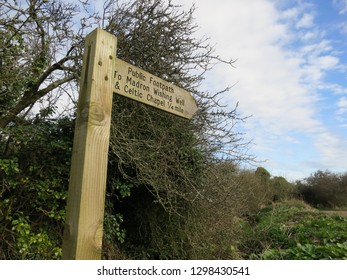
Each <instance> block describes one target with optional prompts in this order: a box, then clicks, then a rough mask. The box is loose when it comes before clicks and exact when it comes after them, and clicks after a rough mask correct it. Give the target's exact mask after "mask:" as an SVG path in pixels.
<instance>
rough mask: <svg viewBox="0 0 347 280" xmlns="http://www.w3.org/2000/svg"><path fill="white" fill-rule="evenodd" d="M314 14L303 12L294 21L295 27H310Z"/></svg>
mask: <svg viewBox="0 0 347 280" xmlns="http://www.w3.org/2000/svg"><path fill="white" fill-rule="evenodd" d="M313 20H314V16H313V15H312V14H308V13H306V14H304V15H303V16H302V18H301V19H300V20H299V21H298V22H297V23H296V28H310V27H312V26H313Z"/></svg>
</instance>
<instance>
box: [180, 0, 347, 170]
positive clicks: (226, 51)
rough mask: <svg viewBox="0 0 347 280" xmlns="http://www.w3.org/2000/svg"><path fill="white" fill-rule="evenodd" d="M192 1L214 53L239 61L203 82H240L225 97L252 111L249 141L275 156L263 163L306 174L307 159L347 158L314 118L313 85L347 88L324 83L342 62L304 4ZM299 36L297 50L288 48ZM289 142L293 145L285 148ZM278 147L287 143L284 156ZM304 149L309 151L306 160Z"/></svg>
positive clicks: (336, 161) (339, 142) (315, 90)
mask: <svg viewBox="0 0 347 280" xmlns="http://www.w3.org/2000/svg"><path fill="white" fill-rule="evenodd" d="M182 1H183V0H182ZM247 2H252V5H249V3H248V4H247ZM346 4H347V0H346ZM196 5H197V7H198V10H197V12H196V15H195V16H196V19H197V23H198V24H199V25H200V26H201V29H200V31H201V34H202V35H207V36H208V37H210V38H211V42H216V43H217V46H216V51H217V53H218V54H220V55H222V56H223V57H225V58H234V59H235V58H237V59H238V61H237V63H236V64H235V66H236V69H233V70H231V69H230V68H227V67H223V66H222V65H221V66H217V67H216V68H215V70H214V71H213V72H212V73H210V76H207V78H208V80H207V82H208V84H206V85H208V86H210V90H211V91H212V92H213V91H214V90H219V89H221V88H223V87H224V86H225V85H227V84H229V85H232V84H234V83H235V82H238V83H237V85H236V86H235V87H234V88H233V89H232V91H231V96H230V97H228V102H229V103H230V104H231V105H232V104H235V102H236V101H239V102H240V107H239V109H240V111H241V112H242V113H243V114H244V115H252V116H253V117H252V118H251V119H249V120H248V121H247V122H246V125H245V126H246V128H247V134H248V135H249V137H250V138H253V139H254V142H255V148H254V149H255V150H256V152H255V153H257V152H259V154H260V156H264V155H265V156H266V155H267V156H269V155H271V156H273V157H274V158H273V159H272V160H271V161H269V162H268V164H271V166H272V167H273V168H276V167H278V166H281V165H285V164H287V165H288V166H292V167H293V169H292V172H293V173H295V174H296V176H297V174H298V171H296V172H295V171H294V169H295V168H299V169H300V170H301V172H302V176H305V175H308V174H307V170H308V168H309V167H308V166H307V162H313V161H315V162H316V163H317V166H318V165H319V164H324V163H329V164H326V166H328V165H329V166H331V167H336V166H339V165H340V166H341V164H342V163H343V162H344V160H345V158H347V149H346V144H345V143H344V141H343V140H342V137H341V136H339V135H335V134H334V133H333V132H331V131H330V128H329V127H327V126H326V125H325V124H324V123H323V119H320V118H319V115H320V114H321V111H320V110H321V108H320V107H319V106H320V105H319V104H320V103H319V101H320V96H319V93H318V91H319V90H320V89H321V88H331V89H335V91H336V92H337V91H339V92H345V91H346V89H344V88H343V87H341V86H337V85H333V84H326V83H325V81H324V78H325V76H326V73H327V71H330V70H332V69H337V68H339V67H340V60H339V58H338V57H337V55H335V53H334V48H333V46H332V42H331V41H329V40H326V39H324V36H325V34H324V31H322V30H319V29H318V28H317V26H315V25H314V21H315V14H314V13H308V12H306V11H307V9H308V7H306V6H305V5H304V4H303V5H301V6H300V5H297V6H296V7H294V8H290V9H287V10H284V11H283V12H281V11H279V10H277V9H276V7H275V5H274V1H269V0H256V1H251V0H249V1H245V0H233V1H228V0H220V1H219V2H218V5H216V3H215V2H213V1H207V0H206V1H204V0H201V1H199V2H197V4H196ZM188 6H189V4H188ZM186 7H187V6H186ZM346 7H347V5H346ZM293 27H296V28H299V29H300V30H299V32H300V33H298V30H297V29H296V30H293V29H292V28H293ZM298 34H301V35H302V36H300V35H299V36H300V37H299V36H298ZM303 37H305V38H304V39H303ZM298 42H300V44H301V45H302V47H301V48H298V47H296V49H292V48H290V46H292V44H293V43H294V44H297V43H298ZM212 81H217V82H215V83H213V82H212ZM344 102H345V101H341V103H339V104H340V107H339V108H340V110H341V112H342V110H345V109H346V107H345V104H344ZM302 137H305V138H306V140H305V141H302V140H301V139H302ZM307 139H309V141H308V140H307ZM286 144H291V145H292V146H286V147H287V148H284V145H286ZM293 145H295V148H293ZM280 147H281V148H282V149H287V150H286V154H287V156H288V157H286V158H281V157H280V156H278V157H277V158H276V154H277V153H279V152H280V153H281V151H279V149H280ZM308 151H310V154H311V155H310V157H309V158H304V157H305V155H306V156H307V153H308ZM343 151H346V152H343ZM290 155H291V158H289V156H290ZM305 162H306V163H305ZM304 163H305V164H306V166H304ZM310 164H311V163H310ZM299 165H300V167H299ZM271 166H270V168H271ZM312 166H313V165H312V164H311V167H312ZM305 170H306V171H305ZM311 171H314V170H311ZM304 173H305V174H304Z"/></svg>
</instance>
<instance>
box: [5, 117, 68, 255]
mask: <svg viewBox="0 0 347 280" xmlns="http://www.w3.org/2000/svg"><path fill="white" fill-rule="evenodd" d="M71 126H72V122H71V119H69V118H62V119H59V120H57V121H55V120H49V119H47V120H45V119H42V118H41V116H40V117H38V118H36V119H33V120H32V121H25V122H24V121H23V122H22V123H21V125H17V126H14V127H11V128H8V129H7V130H6V134H2V139H1V140H2V141H1V142H0V152H1V158H0V175H1V176H0V178H1V181H0V200H1V202H0V220H1V226H0V227H1V234H0V246H1V252H2V255H1V256H0V258H4V259H8V258H10V259H47V258H52V259H55V258H59V257H60V255H61V249H60V243H61V230H62V227H63V221H64V216H65V200H66V194H67V181H68V174H69V166H70V156H71V145H72V143H71V142H72V129H71Z"/></svg>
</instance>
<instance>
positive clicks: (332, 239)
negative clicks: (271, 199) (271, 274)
mask: <svg viewBox="0 0 347 280" xmlns="http://www.w3.org/2000/svg"><path fill="white" fill-rule="evenodd" d="M346 222H347V217H342V216H339V215H333V216H331V215H323V214H320V213H319V212H318V211H317V210H314V209H313V208H311V207H309V206H308V205H307V204H305V203H303V202H300V201H296V200H295V201H289V202H286V203H280V204H276V205H274V206H273V207H270V208H264V209H263V210H262V211H261V212H260V213H259V215H258V216H257V217H256V220H255V222H254V225H252V224H251V223H247V224H245V227H246V231H245V232H246V234H245V239H244V240H243V242H242V243H241V245H240V249H241V251H242V254H244V255H243V257H245V258H248V259H265V260H281V259H286V260H317V259H330V260H331V259H347V250H346V249H347V233H346V232H347V231H346V230H347V223H346Z"/></svg>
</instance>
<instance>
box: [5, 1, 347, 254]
mask: <svg viewBox="0 0 347 280" xmlns="http://www.w3.org/2000/svg"><path fill="white" fill-rule="evenodd" d="M88 5H89V3H88V1H81V3H80V4H71V3H68V2H65V1H59V0H54V1H43V0H42V1H41V0H28V1H27V3H26V4H25V3H22V2H20V1H18V3H17V1H3V0H0V7H1V9H0V11H1V12H0V70H1V71H0V127H1V129H2V130H1V132H0V258H1V259H59V258H61V242H62V234H63V227H64V219H65V205H66V195H67V188H68V178H69V172H70V171H69V170H70V158H71V151H72V140H73V133H74V119H75V116H74V114H71V113H70V111H64V110H62V109H61V107H60V106H58V103H57V100H59V98H60V97H61V96H64V97H65V98H67V99H69V100H70V103H72V104H75V96H77V93H78V83H77V81H78V77H79V72H80V67H81V54H82V46H83V38H84V36H85V35H86V33H89V31H91V30H92V29H93V28H95V27H96V26H102V27H103V28H104V29H105V30H107V31H108V32H111V33H113V34H115V35H116V36H117V38H118V53H117V56H118V57H120V58H123V59H124V60H126V61H128V62H130V63H133V64H135V65H137V66H139V67H141V68H143V69H145V70H147V71H149V72H151V73H153V74H155V75H156V76H159V77H161V78H163V79H165V80H168V81H170V82H173V83H175V84H177V85H179V86H181V87H184V88H186V89H188V90H190V91H191V92H192V93H193V95H194V98H195V99H196V100H197V103H198V107H199V110H198V112H197V114H196V115H195V116H194V118H193V119H192V120H190V121H189V120H184V119H180V118H178V117H174V116H171V115H169V114H167V113H165V112H161V111H157V110H155V109H153V108H148V107H147V106H145V105H141V104H138V103H136V102H134V101H131V100H127V99H125V98H123V97H120V96H115V97H114V104H113V121H112V126H111V140H110V153H109V163H108V165H109V167H108V182H107V194H106V196H107V197H106V213H105V221H104V241H103V246H104V248H103V257H104V258H105V259H124V258H130V259H229V258H256V259H263V258H306V257H307V258H315V257H317V258H344V257H345V256H344V255H343V254H342V253H341V251H339V250H338V249H337V248H335V247H333V246H334V245H333V244H334V242H335V243H336V244H339V245H338V246H340V247H341V246H342V247H341V248H342V249H343V248H345V247H343V246H345V239H344V238H345V236H344V235H339V233H336V235H334V234H333V233H331V234H330V235H329V236H327V235H324V233H323V229H322V232H319V231H318V232H314V230H313V228H314V227H316V224H315V223H317V224H318V225H320V226H322V228H324V227H325V226H328V225H329V227H331V228H334V229H336V232H340V231H339V227H341V230H342V229H345V228H344V227H343V225H341V224H340V220H343V219H342V218H337V217H325V216H320V215H318V214H317V213H316V212H314V211H313V210H312V208H309V207H308V206H303V204H300V205H299V206H297V205H293V204H288V203H287V204H282V201H287V200H289V199H291V198H293V197H301V198H303V199H304V200H305V201H307V202H309V203H312V204H313V205H314V206H324V207H332V206H334V207H335V206H338V207H343V206H346V201H345V200H343V199H342V196H343V195H344V196H343V197H344V198H345V197H346V195H345V194H346V193H345V192H346V176H345V175H341V176H340V175H335V174H332V173H330V172H328V171H327V172H317V174H314V175H312V176H311V177H310V178H307V179H306V180H304V181H303V182H298V183H297V184H292V183H290V182H288V181H287V180H286V179H285V178H283V177H272V176H271V174H270V173H269V172H268V171H267V170H266V169H265V168H263V167H259V168H257V169H256V170H243V169H241V168H240V167H239V163H240V162H247V161H252V160H253V159H254V157H253V156H252V155H249V154H247V153H246V152H245V150H246V149H247V144H248V143H247V141H244V139H243V135H242V134H241V133H239V132H238V131H237V124H238V122H241V121H244V120H245V118H243V117H242V116H240V115H239V114H238V112H237V104H235V108H234V109H232V110H229V111H228V110H227V109H226V108H225V107H223V106H222V105H221V104H220V102H219V100H220V99H221V98H222V97H223V94H224V93H226V92H227V91H228V88H225V89H221V91H220V92H218V93H210V92H208V91H206V92H202V91H200V90H198V85H199V84H200V82H201V81H202V79H203V78H204V73H205V72H206V71H208V70H209V69H210V68H211V67H212V66H213V65H214V64H215V63H227V64H230V65H232V60H227V61H225V60H223V59H222V58H220V57H218V56H216V55H215V54H214V50H213V48H212V47H211V46H210V44H209V42H208V40H206V39H204V38H202V39H196V38H195V37H194V31H195V30H196V28H197V26H196V25H195V24H194V20H193V13H194V7H192V8H191V9H190V10H188V11H182V10H181V9H180V7H178V6H175V5H173V4H172V2H171V1H163V0H133V1H130V2H128V3H125V4H120V3H119V2H118V1H116V0H109V1H105V5H104V7H103V11H102V12H101V13H100V14H97V13H88V11H90V10H91V9H90V6H88ZM62 11H64V12H62ZM81 11H86V13H85V16H84V17H81V18H80V22H77V21H76V20H73V19H74V18H75V16H76V14H77V13H79V12H81ZM72 26H74V28H71V27H72ZM169 46H170V47H169ZM149 58H150V59H149ZM72 107H73V106H72ZM327 182H328V183H329V184H328V185H329V192H326V191H324V190H326V189H324V188H325V187H326V186H327ZM308 193H310V195H308ZM312 194H314V196H313V195H312ZM327 194H329V195H328V196H327ZM335 194H336V196H334V195H335ZM342 194H343V195H342ZM312 197H314V199H313V198H312ZM273 204H274V206H271V205H273ZM304 212H305V214H304ZM306 212H307V213H306ZM339 219H340V220H339ZM343 221H344V220H343ZM300 224H302V226H300ZM304 227H308V228H310V227H312V230H311V231H309V232H311V235H309V232H307V234H308V235H307V236H304V233H305V231H304V230H303V228H304ZM287 230H290V232H289V231H287ZM329 232H330V231H329ZM294 233H295V234H294ZM313 233H317V234H318V235H317V236H313V235H312V234H313ZM319 234H320V235H319ZM291 238H292V239H291ZM309 239H312V240H316V239H317V243H315V244H311V243H308V240H309ZM298 244H301V245H300V246H299V245H298ZM310 244H311V245H310ZM295 246H296V247H295ZM310 246H311V247H310ZM312 246H316V247H312ZM319 246H320V247H319ZM323 247H324V248H323ZM325 247H326V248H325ZM340 247H338V248H340ZM295 248H296V249H295ZM297 248H299V249H297ZM327 248H328V249H327ZM341 248H340V249H341ZM300 250H301V251H300ZM324 250H326V251H324ZM304 251H305V252H306V251H309V252H313V253H312V254H311V255H304V253H303V252H304ZM323 251H324V252H323Z"/></svg>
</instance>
